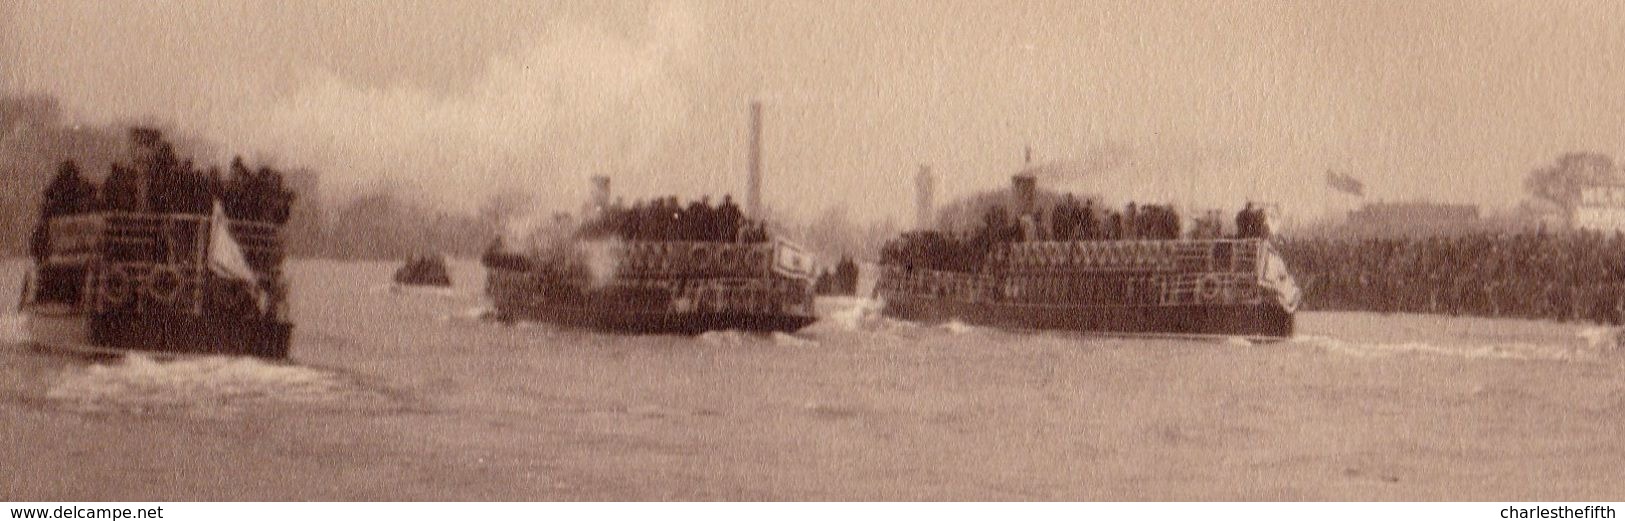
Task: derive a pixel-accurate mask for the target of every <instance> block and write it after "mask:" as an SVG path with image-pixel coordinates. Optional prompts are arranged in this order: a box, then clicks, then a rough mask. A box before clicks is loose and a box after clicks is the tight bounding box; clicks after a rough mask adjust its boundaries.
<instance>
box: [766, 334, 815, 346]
mask: <svg viewBox="0 0 1625 521" xmlns="http://www.w3.org/2000/svg"><path fill="white" fill-rule="evenodd" d="M773 345H777V346H782V347H818V341H816V340H811V339H807V338H801V337H798V336H795V335H792V334H789V333H781V332H778V331H775V332H773Z"/></svg>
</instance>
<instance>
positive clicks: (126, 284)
mask: <svg viewBox="0 0 1625 521" xmlns="http://www.w3.org/2000/svg"><path fill="white" fill-rule="evenodd" d="M102 277H103V278H104V279H105V280H104V281H103V282H102V299H103V300H105V301H106V302H107V303H108V304H111V305H113V306H114V307H117V306H123V305H124V304H127V303H129V302H130V294H131V292H133V291H135V281H134V279H132V278H131V277H130V273H129V272H127V271H125V270H124V267H123V266H109V267H108V268H107V271H106V272H105V273H104V274H103V275H102Z"/></svg>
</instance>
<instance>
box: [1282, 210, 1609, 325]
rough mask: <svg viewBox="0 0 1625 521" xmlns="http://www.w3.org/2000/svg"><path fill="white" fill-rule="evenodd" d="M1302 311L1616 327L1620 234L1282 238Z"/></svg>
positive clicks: (1543, 233)
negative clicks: (1301, 299) (1301, 297)
mask: <svg viewBox="0 0 1625 521" xmlns="http://www.w3.org/2000/svg"><path fill="white" fill-rule="evenodd" d="M1275 245H1276V248H1277V249H1278V250H1279V251H1280V252H1281V255H1282V257H1283V258H1284V259H1285V260H1286V262H1287V266H1289V267H1290V269H1291V271H1292V274H1293V276H1294V277H1295V278H1296V279H1297V281H1298V285H1299V286H1300V287H1301V288H1302V290H1303V295H1304V303H1305V305H1306V306H1307V307H1308V308H1309V309H1322V310H1359V311H1379V312H1414V313H1445V314H1455V315H1475V316H1487V317H1518V318H1534V319H1552V320H1571V321H1573V320H1587V321H1592V322H1597V323H1610V324H1619V323H1621V322H1625V253H1622V252H1625V236H1622V235H1619V234H1601V233H1594V232H1565V233H1545V232H1520V233H1505V234H1488V233H1484V234H1472V235H1462V236H1451V237H1421V238H1386V239H1325V238H1314V239H1290V240H1278V241H1276V242H1275Z"/></svg>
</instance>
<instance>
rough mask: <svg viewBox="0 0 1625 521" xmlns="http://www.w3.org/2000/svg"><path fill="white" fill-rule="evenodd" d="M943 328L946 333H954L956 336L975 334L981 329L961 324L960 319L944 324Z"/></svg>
mask: <svg viewBox="0 0 1625 521" xmlns="http://www.w3.org/2000/svg"><path fill="white" fill-rule="evenodd" d="M941 327H942V329H943V330H944V331H947V332H949V333H953V334H955V335H963V334H967V333H975V332H976V331H977V330H978V329H979V328H977V327H976V326H973V325H970V324H966V323H964V322H960V321H959V319H954V320H950V321H948V322H947V323H944V324H942V326H941Z"/></svg>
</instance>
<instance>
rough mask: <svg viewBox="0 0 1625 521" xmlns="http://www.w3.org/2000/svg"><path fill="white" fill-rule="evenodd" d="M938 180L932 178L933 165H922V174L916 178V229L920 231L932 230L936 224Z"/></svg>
mask: <svg viewBox="0 0 1625 521" xmlns="http://www.w3.org/2000/svg"><path fill="white" fill-rule="evenodd" d="M936 189H937V180H936V178H934V177H931V165H920V173H919V174H918V175H915V176H914V212H915V213H914V227H915V228H917V229H920V230H930V229H931V228H933V227H934V226H933V225H934V224H935V222H934V221H935V219H933V218H932V214H933V213H935V212H936V201H935V200H934V197H935V196H936Z"/></svg>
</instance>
